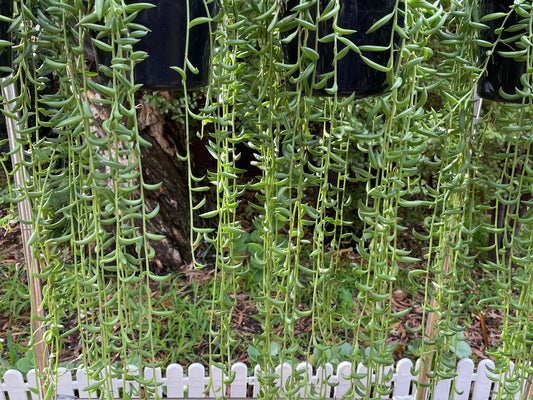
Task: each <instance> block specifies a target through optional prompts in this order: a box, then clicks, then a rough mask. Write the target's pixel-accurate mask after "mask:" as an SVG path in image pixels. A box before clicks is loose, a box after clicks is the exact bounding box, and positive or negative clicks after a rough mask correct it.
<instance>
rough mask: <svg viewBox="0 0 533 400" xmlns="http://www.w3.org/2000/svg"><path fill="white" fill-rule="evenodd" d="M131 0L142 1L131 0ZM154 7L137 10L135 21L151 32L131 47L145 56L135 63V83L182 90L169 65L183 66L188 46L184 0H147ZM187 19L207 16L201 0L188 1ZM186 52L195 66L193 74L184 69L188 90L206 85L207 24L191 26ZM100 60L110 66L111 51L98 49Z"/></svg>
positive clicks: (213, 7) (212, 9) (208, 61)
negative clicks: (145, 55) (145, 53)
mask: <svg viewBox="0 0 533 400" xmlns="http://www.w3.org/2000/svg"><path fill="white" fill-rule="evenodd" d="M130 2H131V3H140V2H145V1H144V0H130ZM149 2H150V3H152V4H154V5H155V6H156V7H153V8H149V9H144V10H142V11H140V12H139V14H138V16H137V18H136V19H135V23H138V24H141V25H143V26H145V27H146V28H148V29H149V30H150V32H148V34H147V35H146V36H144V37H143V38H142V39H141V40H140V42H139V43H137V44H136V45H135V46H134V50H135V51H145V52H147V53H148V58H146V59H145V60H143V61H142V62H139V63H138V64H136V65H135V68H134V74H135V83H139V84H142V85H143V88H145V89H151V90H178V89H183V82H182V77H181V75H180V74H179V73H178V72H176V71H174V70H172V69H171V68H170V67H179V68H183V66H184V63H185V51H186V45H187V27H188V24H187V0H149ZM188 2H189V12H190V14H189V21H192V20H193V19H195V18H199V17H207V16H208V13H207V11H206V5H205V3H204V0H188ZM216 11H217V10H216V3H215V2H211V3H210V5H209V13H210V16H211V17H213V16H214V13H215V12H216ZM188 39H189V41H188V48H187V54H188V59H189V61H190V63H191V64H192V65H193V66H194V67H195V68H197V69H198V73H197V74H194V73H193V72H192V71H190V70H189V69H186V77H187V79H186V85H187V89H192V88H197V87H201V86H205V85H207V84H208V83H209V76H210V66H211V45H210V32H209V23H201V24H199V25H195V26H193V27H192V28H191V29H190V32H189V36H188ZM97 54H98V59H99V63H103V64H104V65H107V66H109V64H110V53H106V52H103V51H101V50H98V51H97Z"/></svg>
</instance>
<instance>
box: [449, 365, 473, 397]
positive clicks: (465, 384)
mask: <svg viewBox="0 0 533 400" xmlns="http://www.w3.org/2000/svg"><path fill="white" fill-rule="evenodd" d="M473 381H474V362H473V361H472V360H470V359H469V358H465V359H463V360H460V361H459V362H458V363H457V376H456V378H455V381H454V388H453V400H468V398H469V397H470V388H471V387H472V382H473Z"/></svg>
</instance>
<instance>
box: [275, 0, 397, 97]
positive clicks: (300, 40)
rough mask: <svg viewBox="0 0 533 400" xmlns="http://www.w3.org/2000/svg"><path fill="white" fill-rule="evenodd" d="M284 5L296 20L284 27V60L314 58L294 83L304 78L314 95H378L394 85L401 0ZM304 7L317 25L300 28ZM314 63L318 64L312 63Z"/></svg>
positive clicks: (290, 2)
mask: <svg viewBox="0 0 533 400" xmlns="http://www.w3.org/2000/svg"><path fill="white" fill-rule="evenodd" d="M400 4H402V3H400ZM283 7H284V8H285V9H286V11H285V12H284V17H285V18H287V20H288V21H292V23H291V24H290V25H289V26H288V27H287V28H286V29H287V31H286V32H284V36H285V37H284V39H283V42H284V55H285V62H286V63H290V64H293V65H296V64H298V60H305V59H306V58H308V60H309V61H308V62H309V65H307V64H306V63H305V62H304V63H303V64H304V65H302V66H301V67H302V68H303V70H302V71H301V73H300V75H299V77H298V74H295V75H293V76H292V77H291V78H290V81H291V83H293V84H294V83H295V82H298V81H302V80H304V82H306V84H307V85H308V86H312V89H313V93H314V94H315V95H328V94H329V95H331V94H334V93H337V94H338V95H340V96H349V95H350V94H352V93H355V95H356V96H357V97H365V96H376V95H380V94H382V93H384V92H385V91H386V90H387V89H388V88H390V86H391V85H390V72H391V70H392V68H393V67H394V65H393V63H394V60H395V59H397V53H398V50H399V44H400V36H399V35H398V34H397V32H394V29H393V27H394V26H395V24H396V25H397V26H402V25H403V19H404V11H400V10H401V7H397V2H396V0H378V1H371V0H341V1H339V2H331V1H325V0H321V1H318V2H316V3H312V2H309V3H307V5H306V6H305V7H302V5H299V3H298V1H296V0H288V1H286V2H284V3H283ZM303 12H305V13H306V14H308V15H310V16H312V24H313V25H314V26H313V25H310V26H306V27H305V28H304V27H302V26H300V28H299V29H296V28H295V25H296V24H295V21H296V19H297V18H300V16H299V15H298V14H299V13H303ZM331 15H335V17H334V18H330V16H331ZM315 63H316V67H315V68H312V67H310V66H311V65H315ZM387 73H389V76H388V77H387Z"/></svg>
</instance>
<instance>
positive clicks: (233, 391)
mask: <svg viewBox="0 0 533 400" xmlns="http://www.w3.org/2000/svg"><path fill="white" fill-rule="evenodd" d="M231 370H232V372H233V373H234V374H235V376H234V378H233V382H231V385H230V397H246V394H247V387H248V367H247V366H246V364H244V363H240V362H239V363H235V364H233V365H232V366H231Z"/></svg>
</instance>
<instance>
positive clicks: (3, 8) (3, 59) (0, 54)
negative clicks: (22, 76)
mask: <svg viewBox="0 0 533 400" xmlns="http://www.w3.org/2000/svg"><path fill="white" fill-rule="evenodd" d="M0 14H2V15H4V16H8V17H12V16H13V1H12V0H0ZM9 25H10V23H9V22H5V21H0V40H7V41H8V42H10V41H11V35H10V34H9V33H8V32H7V30H8V29H9ZM11 68H12V59H11V46H6V47H1V48H0V77H2V78H5V77H6V76H8V75H9V74H10V73H11Z"/></svg>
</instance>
